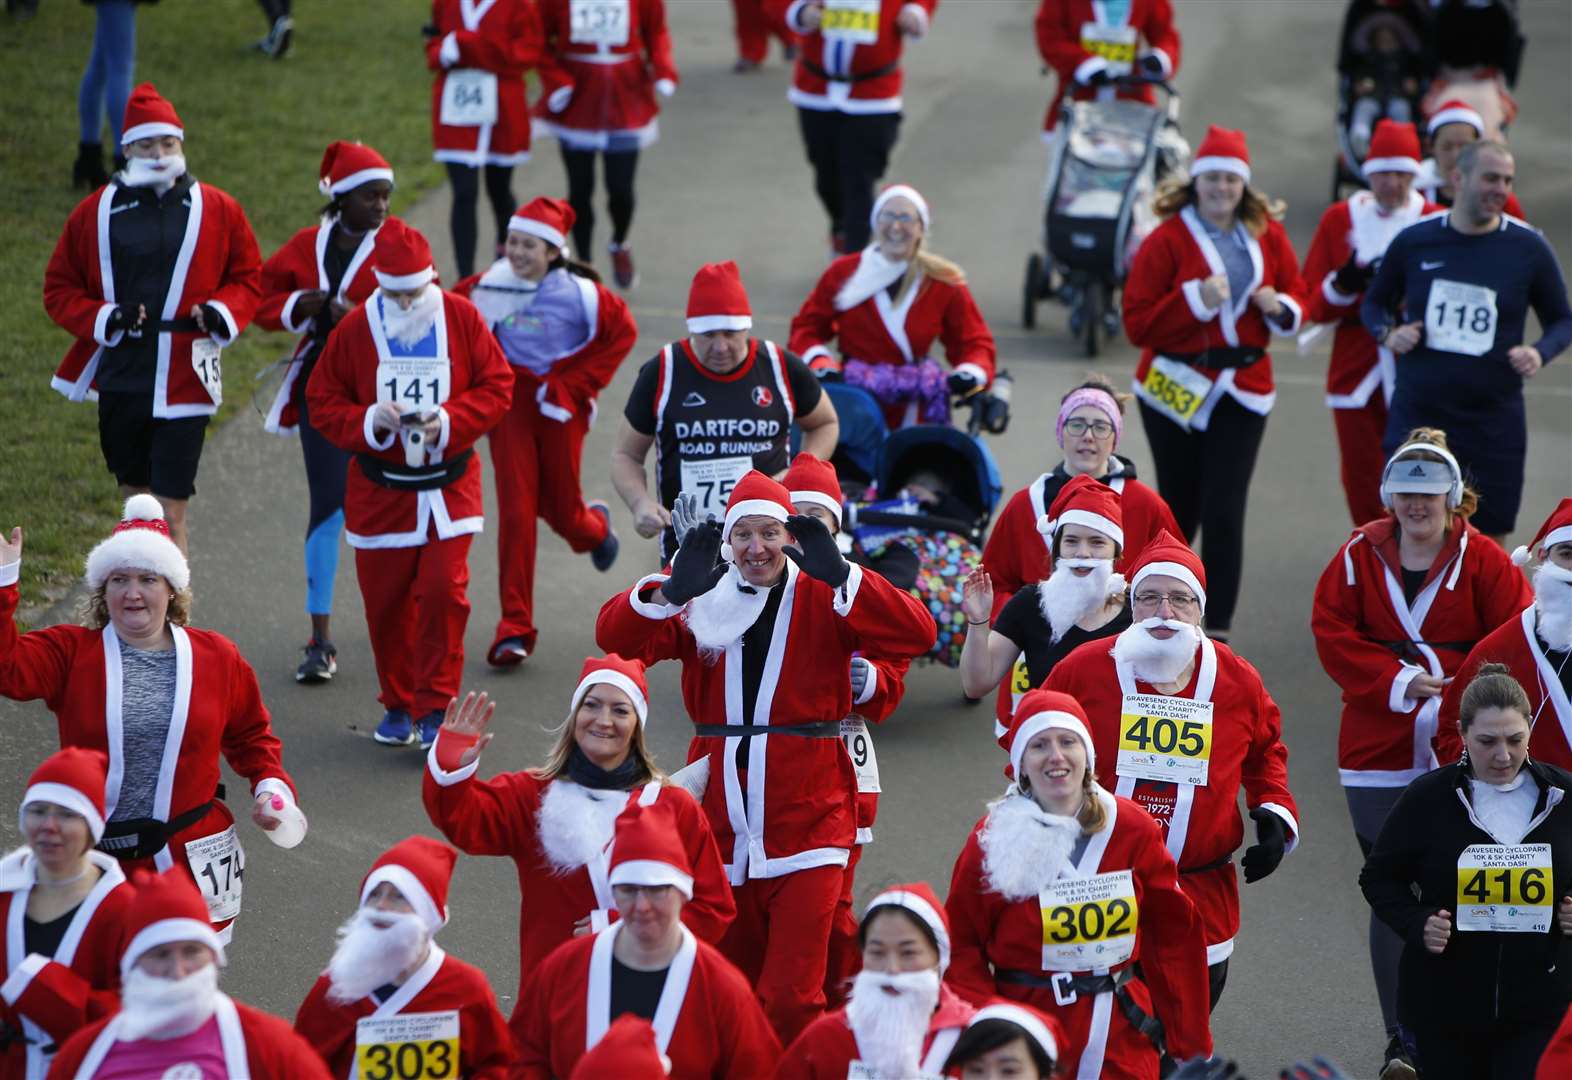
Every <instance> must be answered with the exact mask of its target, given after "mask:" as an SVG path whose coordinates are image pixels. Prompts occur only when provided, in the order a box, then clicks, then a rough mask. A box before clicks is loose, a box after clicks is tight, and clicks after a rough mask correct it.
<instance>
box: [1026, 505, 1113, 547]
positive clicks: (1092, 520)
mask: <svg viewBox="0 0 1572 1080" xmlns="http://www.w3.org/2000/svg"><path fill="white" fill-rule="evenodd" d="M1066 525H1084V526H1085V527H1086V528H1088V529H1092V530H1094V531H1096V532H1100V533H1102V534H1103V535H1104V536H1106V537H1108V538H1109V539H1110V540H1112V541H1113V542H1114V543H1116V544H1118V545H1119V546H1120V547H1121V548H1123V547H1124V530H1123V529H1122V528H1120V527H1119V526H1118V525H1115V524H1114V523H1113V521H1112V519H1110V518H1105V517H1103V515H1101V514H1094V513H1092V511H1090V510H1077V509H1075V508H1074V507H1071V508H1070V509H1068V510H1066V511H1065V512H1064V513H1062V514H1060V515H1059V516H1058V517H1056V518H1050V517H1049V516H1048V515H1047V514H1043V515H1042V516H1041V517H1039V518H1038V519H1037V531H1038V532H1040V533H1042V534H1043V535H1044V536H1046V537H1049V538H1050V539H1051V538H1052V537H1053V535H1054V533H1056V532H1058V531H1059V530H1060V529H1062V528H1064V526H1066Z"/></svg>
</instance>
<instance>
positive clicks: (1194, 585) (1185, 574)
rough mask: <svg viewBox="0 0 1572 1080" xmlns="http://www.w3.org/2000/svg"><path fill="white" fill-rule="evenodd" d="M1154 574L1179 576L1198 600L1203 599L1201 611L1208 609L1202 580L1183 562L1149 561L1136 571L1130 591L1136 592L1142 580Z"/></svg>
mask: <svg viewBox="0 0 1572 1080" xmlns="http://www.w3.org/2000/svg"><path fill="white" fill-rule="evenodd" d="M1153 574H1161V575H1163V576H1164V577H1171V578H1178V579H1179V580H1180V581H1182V582H1184V583H1185V584H1186V585H1188V586H1190V591H1191V592H1193V593H1195V597H1196V599H1197V600H1199V601H1201V611H1202V612H1203V613H1204V612H1205V611H1206V590H1205V589H1203V588H1201V580H1200V579H1199V578H1198V577H1196V576H1195V573H1194V571H1192V570H1191V569H1190V568H1189V567H1188V566H1185V565H1184V564H1183V563H1176V562H1154V563H1147V564H1146V565H1145V566H1143V567H1141V569H1139V570H1137V571H1136V573H1135V578H1134V579H1133V580H1132V581H1131V582H1130V591H1131V592H1132V593H1133V592H1135V590H1136V589H1139V588H1140V587H1141V582H1143V581H1145V580H1146V579H1147V578H1149V577H1151V576H1152V575H1153Z"/></svg>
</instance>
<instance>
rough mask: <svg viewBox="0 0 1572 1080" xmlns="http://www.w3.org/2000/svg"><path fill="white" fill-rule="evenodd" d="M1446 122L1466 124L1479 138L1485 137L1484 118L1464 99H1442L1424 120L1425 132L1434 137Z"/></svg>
mask: <svg viewBox="0 0 1572 1080" xmlns="http://www.w3.org/2000/svg"><path fill="white" fill-rule="evenodd" d="M1448 124H1467V125H1468V126H1469V127H1471V128H1473V129H1474V134H1475V135H1477V136H1479V137H1480V138H1481V139H1483V138H1484V137H1485V118H1484V117H1483V116H1480V115H1479V110H1477V109H1475V108H1474V107H1473V106H1472V105H1470V104H1468V102H1466V101H1459V100H1457V99H1456V98H1453V99H1452V100H1451V101H1443V102H1442V103H1441V107H1440V108H1439V109H1437V110H1436V111H1435V112H1433V113H1431V114H1430V118H1429V119H1428V120H1426V121H1425V134H1426V135H1428V136H1430V137H1431V138H1435V134H1436V132H1438V131H1440V130H1441V129H1442V128H1444V127H1446V126H1447V125H1448Z"/></svg>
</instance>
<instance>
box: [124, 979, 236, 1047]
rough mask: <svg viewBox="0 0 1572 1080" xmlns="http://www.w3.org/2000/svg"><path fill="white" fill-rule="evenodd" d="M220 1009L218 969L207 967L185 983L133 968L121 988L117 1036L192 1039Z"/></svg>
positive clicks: (184, 981) (185, 980)
mask: <svg viewBox="0 0 1572 1080" xmlns="http://www.w3.org/2000/svg"><path fill="white" fill-rule="evenodd" d="M217 1007H218V965H217V964H207V965H204V966H203V967H201V968H198V969H197V970H196V971H193V972H192V973H191V974H189V975H187V976H186V977H185V978H183V979H161V978H159V977H158V976H157V975H149V974H148V973H147V972H145V971H143V970H142V969H141V968H139V967H133V968H132V969H131V973H130V974H129V975H127V976H126V979H125V985H124V986H122V987H121V988H120V1020H119V1022H118V1026H117V1028H116V1032H115V1034H116V1035H117V1036H118V1037H119V1038H121V1039H125V1040H127V1041H130V1040H134V1039H178V1038H180V1037H181V1036H182V1035H189V1034H191V1033H192V1032H193V1031H195V1030H196V1029H197V1028H199V1027H201V1026H202V1025H203V1024H205V1023H207V1020H208V1017H210V1016H212V1015H213V1010H214V1009H216V1008H217Z"/></svg>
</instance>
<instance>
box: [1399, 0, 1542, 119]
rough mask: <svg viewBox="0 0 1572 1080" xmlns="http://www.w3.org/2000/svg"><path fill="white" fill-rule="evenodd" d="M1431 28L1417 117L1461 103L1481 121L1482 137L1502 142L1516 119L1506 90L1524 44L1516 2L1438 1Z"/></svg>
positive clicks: (1512, 80) (1514, 77) (1514, 102)
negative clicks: (1427, 74) (1427, 76)
mask: <svg viewBox="0 0 1572 1080" xmlns="http://www.w3.org/2000/svg"><path fill="white" fill-rule="evenodd" d="M1434 24H1435V42H1436V45H1435V53H1436V69H1435V72H1434V77H1433V78H1432V79H1431V80H1430V88H1429V89H1428V90H1426V91H1425V95H1424V99H1423V100H1422V101H1421V102H1420V110H1421V115H1423V116H1426V117H1428V116H1431V115H1432V114H1434V113H1435V112H1436V110H1437V109H1439V108H1440V107H1441V105H1442V104H1443V103H1444V102H1447V101H1461V102H1463V103H1464V104H1465V105H1468V106H1469V107H1470V108H1472V109H1473V110H1474V111H1475V112H1477V113H1479V116H1480V119H1482V120H1483V121H1484V122H1485V138H1487V139H1500V138H1504V137H1505V135H1506V129H1507V127H1508V126H1509V125H1510V124H1511V123H1512V121H1513V120H1514V119H1516V118H1517V109H1518V105H1517V100H1516V99H1515V98H1514V97H1513V96H1512V88H1513V87H1515V86H1516V85H1517V75H1518V69H1519V67H1520V66H1521V65H1522V62H1523V47H1524V44H1525V40H1524V38H1523V34H1522V31H1521V29H1520V27H1519V25H1518V16H1517V3H1516V0H1440V3H1438V4H1437V6H1436V9H1435V12H1434Z"/></svg>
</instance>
